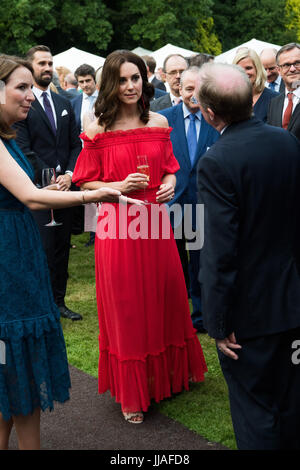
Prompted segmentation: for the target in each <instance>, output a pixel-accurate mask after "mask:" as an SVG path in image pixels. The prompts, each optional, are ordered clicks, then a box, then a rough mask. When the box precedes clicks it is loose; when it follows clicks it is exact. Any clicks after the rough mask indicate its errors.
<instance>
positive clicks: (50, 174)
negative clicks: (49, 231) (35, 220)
mask: <svg viewBox="0 0 300 470" xmlns="http://www.w3.org/2000/svg"><path fill="white" fill-rule="evenodd" d="M55 182H56V174H55V169H54V168H43V170H42V186H43V188H47V186H52V187H51V189H54V187H53V185H54V184H55ZM49 189H50V188H49ZM58 225H62V223H61V222H56V221H55V220H54V215H53V209H51V222H49V223H48V224H45V227H56V226H58Z"/></svg>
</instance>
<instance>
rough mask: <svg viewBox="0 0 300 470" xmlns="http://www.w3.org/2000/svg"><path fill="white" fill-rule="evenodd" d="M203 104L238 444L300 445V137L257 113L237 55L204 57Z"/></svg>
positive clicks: (224, 360)
mask: <svg viewBox="0 0 300 470" xmlns="http://www.w3.org/2000/svg"><path fill="white" fill-rule="evenodd" d="M199 101H200V108H201V111H202V113H203V115H204V117H205V119H206V120H207V121H208V122H209V123H210V124H211V125H212V126H213V127H214V128H215V129H217V130H218V131H220V133H221V137H220V139H219V140H218V141H217V142H216V143H215V144H214V145H213V146H212V147H211V148H210V149H209V150H208V152H207V153H206V154H205V155H204V156H203V157H202V158H201V159H200V162H199V166H198V187H199V198H200V202H201V203H203V204H204V210H205V219H204V246H203V249H202V252H201V259H200V265H201V268H200V281H201V284H202V306H203V314H204V324H205V326H206V328H207V330H208V334H209V335H210V336H212V337H213V338H215V339H216V344H217V348H218V354H219V359H220V363H221V367H222V371H223V374H224V376H225V379H226V381H227V385H228V389H229V399H230V407H231V415H232V421H233V426H234V431H235V435H236V440H237V445H238V448H239V449H249V450H250V449H252V450H254V449H270V450H271V449H299V448H300V434H299V422H300V401H299V387H300V366H299V365H297V364H298V363H299V360H298V357H297V356H298V352H296V354H295V351H293V349H294V348H295V347H297V345H299V339H300V248H299V246H300V245H299V239H300V223H299V210H300V186H299V180H300V144H299V142H298V140H297V139H296V138H295V137H294V136H293V135H291V134H290V133H289V132H286V131H285V130H283V129H279V128H276V127H273V126H269V125H267V124H265V123H264V122H262V121H260V120H258V119H257V118H255V117H252V87H251V84H250V81H249V79H248V78H247V76H246V74H245V72H244V71H242V70H240V68H239V67H237V66H234V65H226V64H205V65H204V66H203V67H202V68H201V71H200V89H199Z"/></svg>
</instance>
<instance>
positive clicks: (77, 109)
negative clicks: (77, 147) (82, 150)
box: [71, 93, 83, 135]
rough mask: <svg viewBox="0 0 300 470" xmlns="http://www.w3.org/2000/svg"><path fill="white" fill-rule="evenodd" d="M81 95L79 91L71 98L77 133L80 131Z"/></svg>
mask: <svg viewBox="0 0 300 470" xmlns="http://www.w3.org/2000/svg"><path fill="white" fill-rule="evenodd" d="M82 100H83V95H82V93H80V94H79V95H78V96H76V97H75V98H73V99H72V100H71V105H72V107H73V110H74V114H75V121H76V126H77V132H78V135H79V134H80V133H81V107H82Z"/></svg>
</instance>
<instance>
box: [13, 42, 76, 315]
mask: <svg viewBox="0 0 300 470" xmlns="http://www.w3.org/2000/svg"><path fill="white" fill-rule="evenodd" d="M27 57H28V60H30V61H31V63H32V67H33V79H34V87H33V93H34V95H35V101H34V102H33V103H32V107H31V109H30V111H29V113H28V116H27V118H26V119H25V121H21V122H19V123H17V124H16V129H17V143H18V144H19V146H20V147H21V149H22V150H23V152H24V153H25V155H28V156H30V157H31V159H34V160H35V161H38V162H39V163H40V164H41V166H43V167H49V168H55V169H56V173H57V182H58V183H59V185H60V190H61V191H68V190H69V189H70V187H71V181H72V172H73V170H74V167H75V163H76V160H77V157H78V154H79V152H80V150H81V142H80V139H79V137H78V132H77V128H76V123H75V116H74V112H73V109H72V106H71V103H70V101H69V100H68V99H66V98H63V97H62V96H60V95H59V94H57V93H52V92H51V91H50V88H49V85H50V82H51V80H52V74H53V59H52V54H51V51H50V49H49V48H48V47H47V46H35V47H33V48H32V49H30V50H29V51H28V54H27ZM33 215H34V218H35V220H36V221H37V223H38V226H39V229H40V233H41V237H42V242H43V246H44V249H45V252H46V255H47V260H48V265H49V270H50V276H51V284H52V289H53V295H54V300H55V302H56V304H57V306H58V307H59V310H60V313H61V316H62V317H65V318H70V319H72V320H80V319H81V318H82V317H81V315H80V314H78V313H76V312H72V311H71V310H70V309H68V308H67V307H66V305H65V294H66V287H67V278H68V261H69V250H70V236H71V224H72V210H71V209H57V210H55V211H54V217H55V219H56V221H57V222H59V223H61V224H62V225H60V226H57V227H46V226H45V224H46V223H47V222H49V220H50V211H36V212H33Z"/></svg>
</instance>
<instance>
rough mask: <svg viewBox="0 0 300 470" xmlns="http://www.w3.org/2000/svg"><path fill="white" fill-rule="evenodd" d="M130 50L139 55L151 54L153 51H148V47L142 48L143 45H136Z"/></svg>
mask: <svg viewBox="0 0 300 470" xmlns="http://www.w3.org/2000/svg"><path fill="white" fill-rule="evenodd" d="M131 52H133V53H134V54H137V55H139V56H142V55H151V54H153V51H149V49H144V48H143V47H136V48H135V49H132V51H131Z"/></svg>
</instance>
